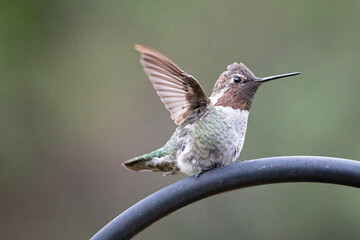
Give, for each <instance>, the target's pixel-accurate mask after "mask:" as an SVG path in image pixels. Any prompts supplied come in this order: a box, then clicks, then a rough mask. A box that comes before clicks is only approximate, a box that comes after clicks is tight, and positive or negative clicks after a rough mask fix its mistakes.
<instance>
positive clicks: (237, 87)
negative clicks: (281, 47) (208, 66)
mask: <svg viewBox="0 0 360 240" xmlns="http://www.w3.org/2000/svg"><path fill="white" fill-rule="evenodd" d="M226 69H227V70H226V71H225V72H223V73H222V74H221V75H220V77H219V79H218V80H217V81H216V83H215V86H214V89H213V93H212V95H211V97H210V99H211V102H212V103H213V104H214V105H216V106H223V107H228V106H230V107H232V108H234V109H241V110H247V111H248V110H250V108H251V104H252V101H253V99H254V96H255V93H256V91H257V90H258V88H259V87H260V85H261V84H263V83H264V82H268V81H271V80H274V79H278V78H283V77H288V76H294V75H298V74H300V73H299V72H295V73H287V74H281V75H276V76H270V77H265V78H258V77H256V76H255V75H254V74H253V73H252V72H251V70H250V69H249V68H247V67H246V66H245V64H243V63H236V62H235V63H233V64H230V65H229V66H227V68H226Z"/></svg>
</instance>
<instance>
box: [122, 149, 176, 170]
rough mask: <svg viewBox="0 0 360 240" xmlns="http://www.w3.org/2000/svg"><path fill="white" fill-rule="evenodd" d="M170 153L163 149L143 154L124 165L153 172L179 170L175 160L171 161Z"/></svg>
mask: <svg viewBox="0 0 360 240" xmlns="http://www.w3.org/2000/svg"><path fill="white" fill-rule="evenodd" d="M167 156H168V153H167V152H164V151H163V150H162V149H159V150H156V151H154V152H151V153H148V154H144V155H142V156H139V157H136V158H133V159H129V160H127V161H126V162H124V163H123V166H124V167H126V168H128V169H130V170H132V171H153V172H173V171H176V170H177V167H176V163H175V161H171V160H170V159H169V158H168V157H167Z"/></svg>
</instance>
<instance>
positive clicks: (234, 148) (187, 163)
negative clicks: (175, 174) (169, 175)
mask: <svg viewBox="0 0 360 240" xmlns="http://www.w3.org/2000/svg"><path fill="white" fill-rule="evenodd" d="M247 116H248V112H246V113H243V112H241V110H238V111H237V112H235V115H231V116H229V117H227V118H226V117H225V119H221V121H219V122H218V123H217V124H214V123H212V122H210V121H209V122H205V121H204V122H202V125H198V126H194V129H192V131H191V132H190V134H188V135H187V136H186V137H184V138H183V139H182V140H183V146H184V147H182V148H181V149H179V150H178V153H177V163H178V164H177V165H178V167H179V169H180V172H182V173H184V174H186V175H193V174H196V173H197V172H199V171H201V170H204V169H209V168H212V167H217V166H223V165H227V164H229V163H232V162H234V161H236V159H237V158H238V157H239V155H240V152H241V150H242V147H243V144H244V140H245V132H246V125H247ZM205 120H206V119H205Z"/></svg>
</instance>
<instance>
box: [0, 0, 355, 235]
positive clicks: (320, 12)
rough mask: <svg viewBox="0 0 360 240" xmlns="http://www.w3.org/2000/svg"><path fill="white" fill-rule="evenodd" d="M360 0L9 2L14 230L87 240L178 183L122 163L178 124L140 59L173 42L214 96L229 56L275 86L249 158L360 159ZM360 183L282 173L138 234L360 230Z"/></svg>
mask: <svg viewBox="0 0 360 240" xmlns="http://www.w3.org/2000/svg"><path fill="white" fill-rule="evenodd" d="M359 39H360V2H359V1H356V0H354V1H351V0H345V1H312V0H308V1H287V0H276V1H267V0H257V1H250V0H247V1H176V2H175V1H95V0H90V1H60V0H58V1H17V0H16V1H2V2H1V3H0V131H1V134H0V163H1V167H0V181H1V182H0V238H1V239H54V240H55V239H88V238H90V237H91V236H92V235H93V234H95V233H96V232H97V231H98V230H99V229H100V228H101V227H102V226H104V225H105V224H106V223H107V222H109V221H110V220H111V219H113V218H114V217H115V216H116V215H118V214H119V213H121V212H122V211H124V210H125V209H127V208H128V207H130V206H131V205H132V204H134V203H136V202H137V201H139V200H141V199H142V198H144V197H146V196H147V195H149V194H151V193H153V192H154V191H156V190H159V189H161V188H163V187H165V186H167V185H169V184H171V183H173V182H175V181H177V180H179V179H181V178H182V176H170V177H163V176H162V175H161V174H156V173H134V172H130V171H128V170H126V169H125V168H123V167H122V166H121V163H122V162H123V161H125V160H127V159H129V158H132V157H135V156H138V155H140V154H143V153H147V152H149V151H151V150H154V149H156V148H158V147H160V146H162V144H164V143H165V142H166V141H167V139H168V138H169V137H170V136H171V134H172V132H173V131H174V129H175V124H174V123H173V122H172V121H171V119H170V117H169V113H168V112H167V110H166V109H165V107H164V106H163V104H162V103H161V102H160V100H159V98H158V96H157V95H156V93H155V91H154V90H153V88H152V85H151V83H150V81H149V80H148V79H147V77H146V76H145V74H144V72H143V70H142V67H141V66H140V64H139V54H138V53H137V52H136V51H135V50H134V49H133V45H134V44H136V43H140V44H144V45H148V46H151V47H153V48H155V49H158V50H159V51H161V52H162V53H164V54H165V55H166V56H168V57H170V58H171V59H172V60H174V61H175V62H176V63H177V64H178V65H179V66H181V67H182V68H183V69H184V70H185V71H187V72H189V73H190V74H192V75H194V76H195V77H197V78H198V80H199V81H200V82H201V84H202V86H203V88H204V89H205V91H206V93H207V94H208V95H210V94H211V90H212V87H213V84H214V83H215V81H216V80H217V77H218V76H219V74H220V73H221V72H223V71H224V70H225V67H226V66H227V65H228V64H230V63H232V62H234V61H242V62H244V63H245V64H246V65H247V66H248V67H250V69H252V70H253V72H254V73H255V74H256V75H257V76H268V75H274V74H280V73H286V72H292V71H301V72H303V74H302V75H300V76H297V77H295V78H291V79H290V78H289V79H283V80H278V81H275V82H272V83H271V84H266V85H264V86H263V87H262V88H261V89H260V90H259V91H258V93H257V96H256V98H255V102H254V104H253V108H252V111H251V114H250V119H249V125H248V132H247V139H246V142H245V146H244V149H243V152H242V154H241V156H240V159H241V160H246V159H253V158H261V157H270V156H283V155H320V156H333V157H343V158H350V159H356V160H358V159H359V158H360V131H359V129H360V128H359V119H360V108H359V100H360V95H359V89H360V68H359V63H360V61H359V56H360V46H359ZM359 226H360V192H359V190H357V189H354V188H349V187H342V186H335V185H326V184H315V183H313V184H311V183H303V184H302V183H297V184H277V185H268V186H262V187H254V188H249V189H243V190H241V191H235V192H230V193H226V194H221V195H218V196H215V197H212V198H209V199H205V200H203V201H200V202H197V203H195V204H192V205H191V206H188V207H186V208H184V209H182V210H180V211H178V212H175V213H173V214H171V215H170V216H168V217H166V218H164V219H162V220H161V221H160V222H157V223H156V224H154V225H152V226H151V227H150V228H148V229H146V230H145V231H143V232H142V233H140V234H139V235H137V236H136V237H135V238H134V239H173V240H175V239H359V236H360V227H359Z"/></svg>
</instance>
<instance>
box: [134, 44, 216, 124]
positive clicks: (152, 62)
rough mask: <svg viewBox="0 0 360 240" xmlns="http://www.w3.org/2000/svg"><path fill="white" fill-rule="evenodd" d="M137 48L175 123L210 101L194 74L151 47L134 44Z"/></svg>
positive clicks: (178, 122) (147, 72)
mask: <svg viewBox="0 0 360 240" xmlns="http://www.w3.org/2000/svg"><path fill="white" fill-rule="evenodd" d="M135 49H136V50H137V51H139V52H140V53H141V60H140V62H141V65H142V66H143V68H144V71H145V73H146V74H147V75H148V77H149V78H150V81H151V82H152V84H153V86H154V88H155V90H156V93H157V94H158V95H159V97H160V99H161V101H162V102H163V103H164V104H165V107H166V108H167V109H168V110H169V112H170V114H171V118H172V119H173V120H174V122H175V124H177V125H178V124H180V123H181V122H182V121H184V119H186V117H187V116H188V115H189V114H190V113H191V112H192V111H193V110H194V109H196V108H200V107H204V106H207V105H208V104H209V102H210V101H209V99H208V98H207V97H206V95H205V93H204V91H203V89H202V87H201V86H200V84H199V82H198V81H197V80H196V79H195V78H194V77H193V76H191V75H189V74H187V73H185V72H184V71H183V70H182V69H181V68H180V67H178V66H177V65H176V64H175V63H174V62H172V61H171V60H170V59H168V58H167V57H165V56H164V55H162V54H161V53H159V52H157V51H155V50H153V49H151V48H149V47H145V46H142V45H135Z"/></svg>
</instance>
